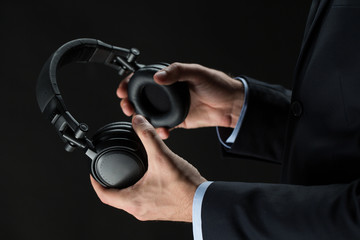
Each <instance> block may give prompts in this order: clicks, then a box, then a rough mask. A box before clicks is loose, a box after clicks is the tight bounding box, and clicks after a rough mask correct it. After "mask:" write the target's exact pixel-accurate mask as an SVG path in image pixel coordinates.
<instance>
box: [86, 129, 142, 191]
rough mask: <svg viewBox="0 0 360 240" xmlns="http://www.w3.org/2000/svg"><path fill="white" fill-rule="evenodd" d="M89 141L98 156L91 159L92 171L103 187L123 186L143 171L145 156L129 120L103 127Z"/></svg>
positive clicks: (137, 177)
mask: <svg viewBox="0 0 360 240" xmlns="http://www.w3.org/2000/svg"><path fill="white" fill-rule="evenodd" d="M92 143H93V145H94V147H95V151H96V153H97V155H96V157H95V158H94V159H93V161H92V162H91V167H90V169H91V174H92V176H93V177H94V178H95V179H96V180H97V181H98V182H99V183H100V184H102V185H103V186H105V187H110V188H119V189H121V188H126V187H129V186H131V185H133V184H135V183H136V182H137V181H138V180H139V179H140V178H141V177H142V176H143V175H144V174H145V172H146V170H147V166H148V165H147V155H146V152H145V149H144V146H143V145H142V143H141V141H140V139H139V138H138V136H137V135H136V133H135V132H134V130H133V129H132V127H131V124H130V123H126V122H116V123H111V124H108V125H106V126H104V127H103V128H101V129H99V130H98V131H97V133H95V135H94V137H93V141H92Z"/></svg>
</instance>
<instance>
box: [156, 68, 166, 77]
mask: <svg viewBox="0 0 360 240" xmlns="http://www.w3.org/2000/svg"><path fill="white" fill-rule="evenodd" d="M155 75H156V77H158V78H165V77H166V75H167V72H166V71H165V70H160V71H158V72H157V73H155Z"/></svg>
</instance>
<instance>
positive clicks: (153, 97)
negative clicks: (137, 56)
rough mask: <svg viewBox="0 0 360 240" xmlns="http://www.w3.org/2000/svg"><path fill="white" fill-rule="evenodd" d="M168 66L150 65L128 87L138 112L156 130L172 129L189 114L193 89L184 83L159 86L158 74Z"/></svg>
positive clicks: (140, 71) (131, 80) (142, 69)
mask: <svg viewBox="0 0 360 240" xmlns="http://www.w3.org/2000/svg"><path fill="white" fill-rule="evenodd" d="M166 66H167V65H165V64H154V65H148V66H145V67H143V68H140V69H139V70H137V71H136V72H135V73H134V74H133V76H132V77H131V79H130V81H129V84H128V96H129V100H130V102H131V103H132V104H133V106H134V108H135V112H136V113H138V114H140V115H143V116H144V117H146V118H147V119H148V120H149V122H150V123H151V124H152V125H153V126H154V127H167V128H172V127H175V126H176V125H178V124H180V123H182V122H183V121H184V120H185V118H186V116H187V114H188V111H189V106H190V94H189V88H188V86H187V84H186V83H184V82H181V83H180V82H177V83H175V84H172V85H166V86H165V85H159V84H157V83H156V82H155V81H154V79H153V77H154V74H155V73H156V72H157V71H159V70H161V69H162V68H164V67H166Z"/></svg>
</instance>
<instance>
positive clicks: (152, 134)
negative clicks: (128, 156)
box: [141, 127, 156, 139]
mask: <svg viewBox="0 0 360 240" xmlns="http://www.w3.org/2000/svg"><path fill="white" fill-rule="evenodd" d="M141 134H142V135H143V136H144V137H145V138H148V139H153V138H155V137H156V132H155V130H153V129H151V128H149V127H146V128H144V129H143V130H142V131H141Z"/></svg>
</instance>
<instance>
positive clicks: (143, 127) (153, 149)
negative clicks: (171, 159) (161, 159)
mask: <svg viewBox="0 0 360 240" xmlns="http://www.w3.org/2000/svg"><path fill="white" fill-rule="evenodd" d="M132 125H133V128H134V130H135V132H136V134H137V135H138V136H139V138H140V140H141V142H142V143H143V145H144V147H145V150H146V152H147V153H148V154H158V153H159V152H163V151H164V150H165V149H166V148H167V147H166V145H165V144H164V142H163V141H162V140H161V138H160V137H159V135H158V134H157V133H156V131H155V128H154V127H153V126H152V125H151V124H150V123H149V122H148V121H147V120H146V119H145V118H144V117H143V116H140V115H135V116H134V117H133V119H132Z"/></svg>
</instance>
